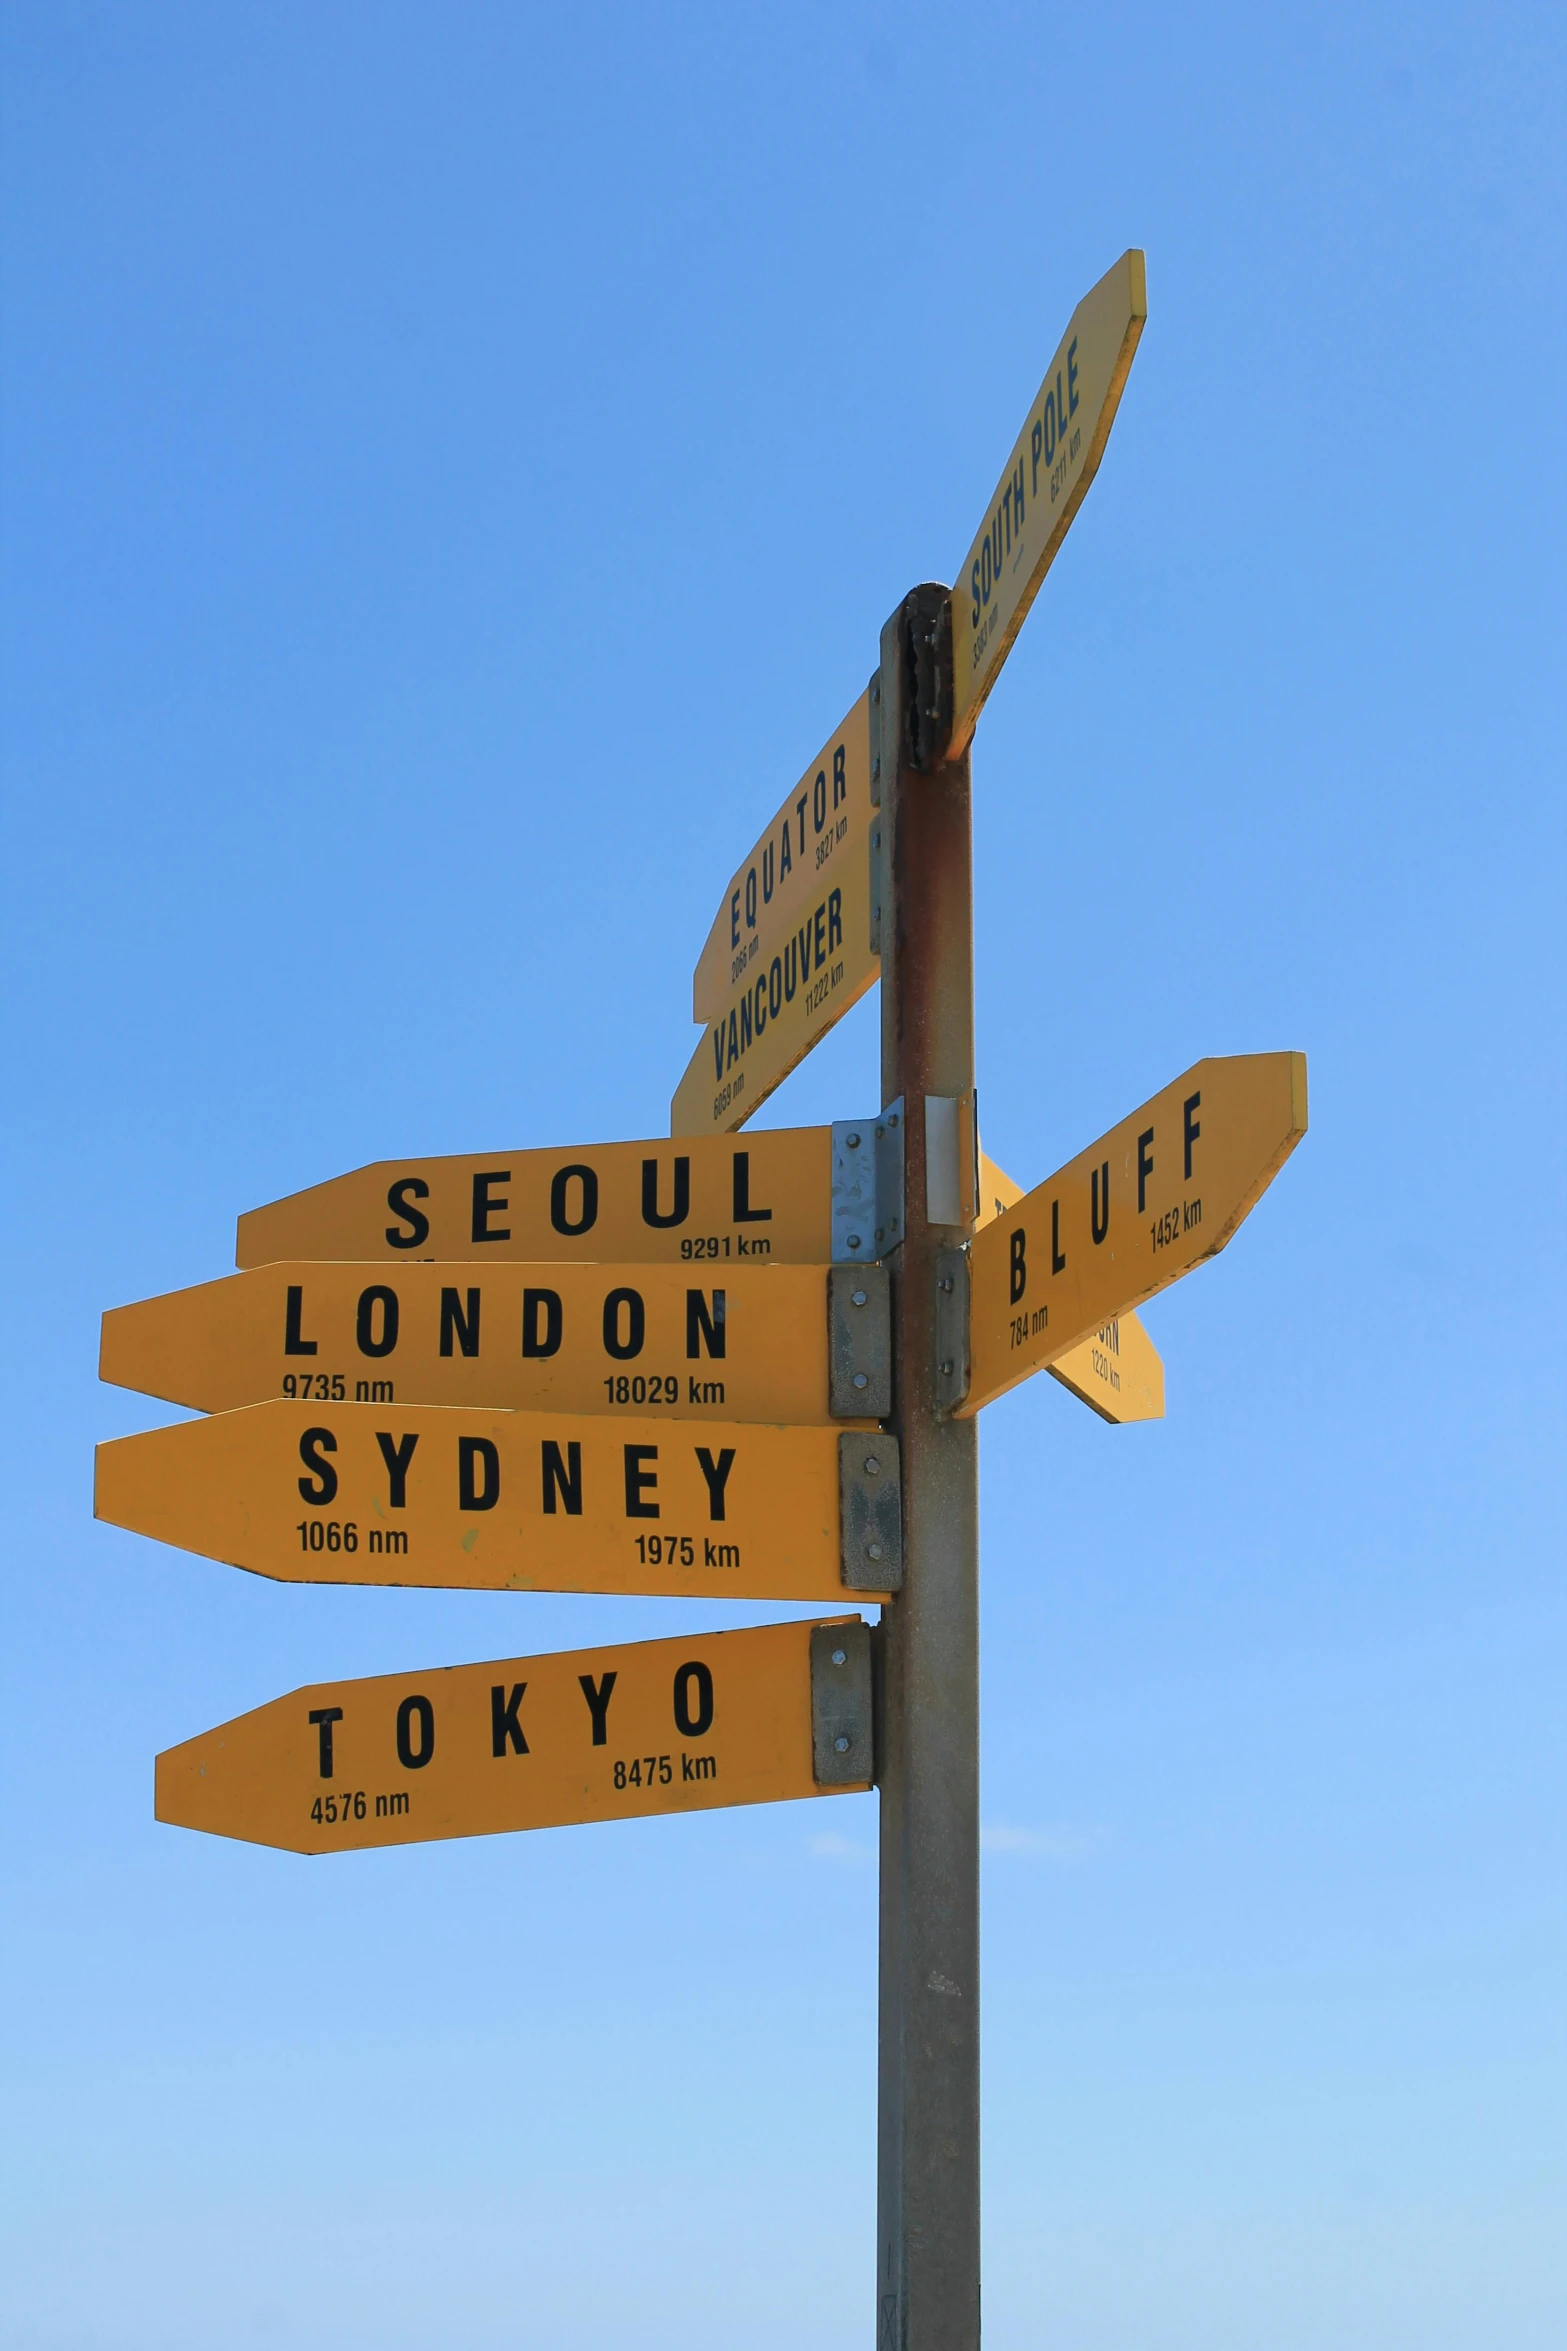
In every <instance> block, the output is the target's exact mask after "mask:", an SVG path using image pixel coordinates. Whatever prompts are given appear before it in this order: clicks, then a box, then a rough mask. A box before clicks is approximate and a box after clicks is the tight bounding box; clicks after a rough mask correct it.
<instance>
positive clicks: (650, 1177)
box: [642, 1156, 691, 1231]
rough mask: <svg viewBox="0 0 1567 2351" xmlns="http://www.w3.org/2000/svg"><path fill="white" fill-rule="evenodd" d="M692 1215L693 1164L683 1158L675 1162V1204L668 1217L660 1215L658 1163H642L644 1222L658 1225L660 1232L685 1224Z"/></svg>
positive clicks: (649, 1160) (653, 1161) (644, 1161)
mask: <svg viewBox="0 0 1567 2351" xmlns="http://www.w3.org/2000/svg"><path fill="white" fill-rule="evenodd" d="M690 1214H691V1162H690V1160H689V1159H687V1158H685V1157H684V1156H682V1157H681V1158H679V1159H677V1160H676V1161H675V1204H674V1206H673V1207H672V1208H671V1210H670V1212H669V1214H668V1215H667V1216H662V1215H660V1213H659V1206H658V1161H657V1160H656V1159H644V1160H643V1162H642V1222H643V1223H644V1224H650V1225H656V1226H657V1227H658V1228H659V1230H660V1231H667V1229H668V1228H669V1226H671V1225H677V1224H684V1223H685V1221H686V1218H687V1217H688V1216H689V1215H690Z"/></svg>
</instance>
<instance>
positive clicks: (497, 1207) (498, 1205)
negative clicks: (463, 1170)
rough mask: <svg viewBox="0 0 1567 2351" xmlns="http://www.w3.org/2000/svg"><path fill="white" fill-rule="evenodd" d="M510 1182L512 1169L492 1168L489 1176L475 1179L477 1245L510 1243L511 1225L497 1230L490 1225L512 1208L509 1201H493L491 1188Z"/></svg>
mask: <svg viewBox="0 0 1567 2351" xmlns="http://www.w3.org/2000/svg"><path fill="white" fill-rule="evenodd" d="M510 1182H511V1169H510V1168H509V1167H492V1168H491V1169H490V1170H489V1172H488V1174H486V1175H476V1176H475V1177H474V1179H473V1237H474V1241H475V1242H476V1243H477V1242H480V1241H509V1240H510V1239H511V1226H510V1225H506V1226H504V1227H501V1228H499V1229H496V1228H492V1226H491V1223H490V1219H491V1217H492V1216H504V1215H505V1213H506V1211H507V1209H508V1208H509V1207H510V1206H511V1202H510V1201H509V1200H492V1199H491V1197H490V1190H491V1187H492V1185H495V1184H509V1183H510Z"/></svg>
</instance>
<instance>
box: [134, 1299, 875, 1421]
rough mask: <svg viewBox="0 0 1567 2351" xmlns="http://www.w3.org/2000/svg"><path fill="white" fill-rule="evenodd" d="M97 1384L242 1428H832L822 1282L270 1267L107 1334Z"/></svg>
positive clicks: (146, 1305)
mask: <svg viewBox="0 0 1567 2351" xmlns="http://www.w3.org/2000/svg"><path fill="white" fill-rule="evenodd" d="M98 1368H99V1373H100V1376H101V1377H102V1378H104V1379H106V1380H113V1381H115V1382H117V1383H118V1385H119V1386H121V1387H125V1388H139V1389H140V1390H141V1391H142V1392H143V1394H145V1395H149V1396H162V1397H165V1398H166V1399H167V1400H168V1401H169V1402H170V1403H171V1404H189V1405H193V1406H194V1407H195V1408H196V1409H197V1410H198V1411H201V1412H231V1411H233V1410H235V1409H236V1408H237V1407H238V1406H240V1405H244V1404H259V1403H261V1402H263V1401H264V1400H265V1399H266V1398H267V1397H270V1396H287V1397H293V1398H296V1399H298V1400H299V1401H301V1402H307V1403H317V1404H330V1403H356V1402H357V1403H366V1404H391V1403H393V1402H397V1403H400V1404H446V1405H470V1406H475V1407H482V1406H485V1405H488V1406H491V1407H497V1406H499V1407H504V1409H505V1410H507V1411H525V1412H572V1413H591V1412H597V1413H606V1414H610V1415H613V1416H615V1417H618V1418H621V1419H624V1418H625V1417H626V1416H627V1414H628V1413H632V1412H635V1413H637V1414H639V1415H646V1414H648V1413H659V1414H668V1415H671V1416H673V1415H679V1416H681V1417H682V1418H685V1419H698V1420H701V1419H708V1420H757V1421H775V1422H788V1423H790V1424H792V1425H796V1426H799V1425H804V1424H817V1425H821V1424H823V1423H825V1422H827V1421H828V1420H830V1419H831V1418H832V1414H831V1412H830V1411H829V1399H828V1392H827V1273H826V1270H825V1269H824V1268H823V1267H820V1266H811V1265H757V1266H753V1265H731V1266H730V1267H728V1269H727V1270H724V1269H719V1270H717V1271H716V1273H714V1272H710V1271H709V1270H708V1269H707V1268H705V1267H700V1266H692V1267H684V1266H676V1265H533V1266H519V1265H506V1266H496V1265H494V1264H490V1265H483V1264H481V1265H425V1264H416V1265H409V1264H403V1265H385V1264H380V1265H340V1264H319V1263H314V1262H312V1261H310V1260H308V1259H306V1260H302V1261H301V1262H299V1263H297V1264H293V1265H266V1266H259V1267H257V1268H255V1269H254V1270H253V1271H251V1272H249V1273H238V1274H230V1275H228V1276H227V1277H226V1278H225V1279H224V1280H222V1281H217V1282H202V1283H200V1284H199V1285H198V1286H197V1287H195V1288H194V1289H189V1290H175V1291H172V1292H171V1293H170V1294H169V1295H168V1296H166V1297H162V1298H146V1299H143V1300H142V1301H141V1302H140V1303H139V1304H137V1305H135V1306H120V1307H116V1308H114V1309H113V1310H112V1311H111V1312H110V1313H108V1314H106V1315H105V1316H104V1318H103V1342H102V1347H101V1350H100V1354H99V1363H98Z"/></svg>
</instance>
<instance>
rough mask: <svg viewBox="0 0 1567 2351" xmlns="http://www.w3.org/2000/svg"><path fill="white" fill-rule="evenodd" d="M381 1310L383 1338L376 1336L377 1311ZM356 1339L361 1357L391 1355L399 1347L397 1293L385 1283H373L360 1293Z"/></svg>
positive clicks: (355, 1331)
mask: <svg viewBox="0 0 1567 2351" xmlns="http://www.w3.org/2000/svg"><path fill="white" fill-rule="evenodd" d="M378 1306H379V1307H380V1309H381V1336H380V1337H379V1339H378V1338H377V1337H376V1335H375V1310H376V1308H377V1307H378ZM354 1337H355V1339H356V1340H357V1341H358V1343H359V1352H360V1354H361V1355H390V1354H391V1352H392V1349H393V1348H394V1347H395V1346H396V1345H397V1292H396V1291H395V1290H389V1289H388V1288H387V1286H386V1284H385V1283H384V1282H372V1283H371V1285H370V1287H369V1289H368V1290H361V1291H360V1293H359V1312H358V1314H357V1315H356V1316H355V1318H354Z"/></svg>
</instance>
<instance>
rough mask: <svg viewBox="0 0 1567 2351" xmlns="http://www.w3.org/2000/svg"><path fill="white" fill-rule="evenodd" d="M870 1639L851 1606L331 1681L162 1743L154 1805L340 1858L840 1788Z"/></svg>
mask: <svg viewBox="0 0 1567 2351" xmlns="http://www.w3.org/2000/svg"><path fill="white" fill-rule="evenodd" d="M866 1648H867V1635H866V1629H865V1627H864V1625H863V1624H862V1623H861V1622H860V1620H859V1618H858V1617H852V1618H848V1619H841V1620H828V1621H827V1622H825V1623H820V1624H814V1625H813V1624H811V1623H810V1622H808V1621H807V1622H802V1623H796V1624H779V1625H758V1626H755V1627H753V1628H751V1629H748V1630H745V1631H741V1632H728V1633H696V1634H682V1635H681V1636H680V1638H679V1639H677V1640H668V1641H636V1642H625V1643H620V1644H618V1645H616V1646H613V1647H604V1648H595V1649H574V1650H566V1651H561V1652H558V1653H556V1654H554V1655H548V1656H543V1657H506V1658H500V1659H497V1660H496V1661H495V1662H493V1663H491V1664H486V1665H456V1666H445V1667H436V1668H434V1669H427V1670H424V1671H418V1672H413V1673H400V1674H379V1675H377V1676H375V1677H374V1679H372V1680H367V1681H351V1682H321V1683H318V1684H316V1685H315V1686H313V1687H311V1688H307V1689H302V1690H295V1691H293V1692H292V1693H291V1694H290V1695H289V1696H288V1697H286V1698H275V1699H273V1700H272V1702H271V1704H270V1705H267V1706H258V1707H257V1708H255V1710H254V1711H253V1712H252V1713H249V1714H241V1715H238V1716H236V1717H235V1719H234V1720H233V1721H232V1722H226V1723H220V1724H219V1725H218V1727H217V1728H216V1729H215V1730H210V1731H204V1732H203V1733H202V1734H201V1735H200V1736H199V1737H198V1738H194V1739H187V1740H185V1741H184V1742H183V1744H182V1745H180V1746H178V1747H170V1748H167V1749H165V1751H164V1753H163V1754H161V1755H160V1756H159V1757H158V1764H157V1781H156V1797H155V1809H156V1812H157V1817H158V1818H159V1820H162V1821H169V1822H172V1823H173V1824H174V1825H175V1826H177V1827H180V1828H187V1829H204V1830H205V1831H207V1833H208V1834H209V1835H212V1836H219V1837H240V1838H244V1839H246V1840H247V1841H248V1842H250V1843H252V1844H257V1845H277V1846H281V1847H283V1848H284V1850H286V1851H289V1852H294V1853H341V1852H345V1851H350V1850H352V1849H354V1848H356V1847H364V1846H373V1845H415V1844H421V1843H424V1842H426V1841H428V1840H430V1839H433V1838H437V1837H481V1836H493V1835H495V1834H497V1833H499V1832H501V1831H504V1830H508V1829H542V1828H557V1827H561V1826H563V1825H565V1824H566V1823H568V1822H574V1821H600V1820H629V1819H634V1818H636V1817H638V1816H642V1815H646V1814H649V1813H665V1812H700V1811H706V1810H710V1809H711V1808H712V1807H714V1806H716V1805H728V1804H776V1803H781V1802H786V1801H788V1800H789V1799H790V1798H794V1797H802V1796H823V1795H829V1794H844V1793H847V1792H848V1791H850V1790H851V1789H855V1788H866V1787H868V1786H869V1785H870V1782H871V1769H872V1757H871V1740H870V1736H869V1689H868V1684H869V1670H868V1658H867V1655H866ZM834 1682H837V1683H840V1684H842V1685H843V1687H842V1688H841V1689H838V1688H834V1687H833V1686H832V1685H833V1684H834ZM823 1684H826V1685H827V1686H826V1687H825V1688H824V1687H823V1686H822V1685H823ZM824 1726H825V1727H826V1729H827V1732H828V1734H829V1735H828V1736H827V1737H826V1738H825V1739H824V1738H823V1736H822V1732H823V1728H824ZM813 1733H814V1737H813ZM829 1773H830V1774H831V1777H830V1778H829V1777H826V1776H825V1775H826V1774H829Z"/></svg>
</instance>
